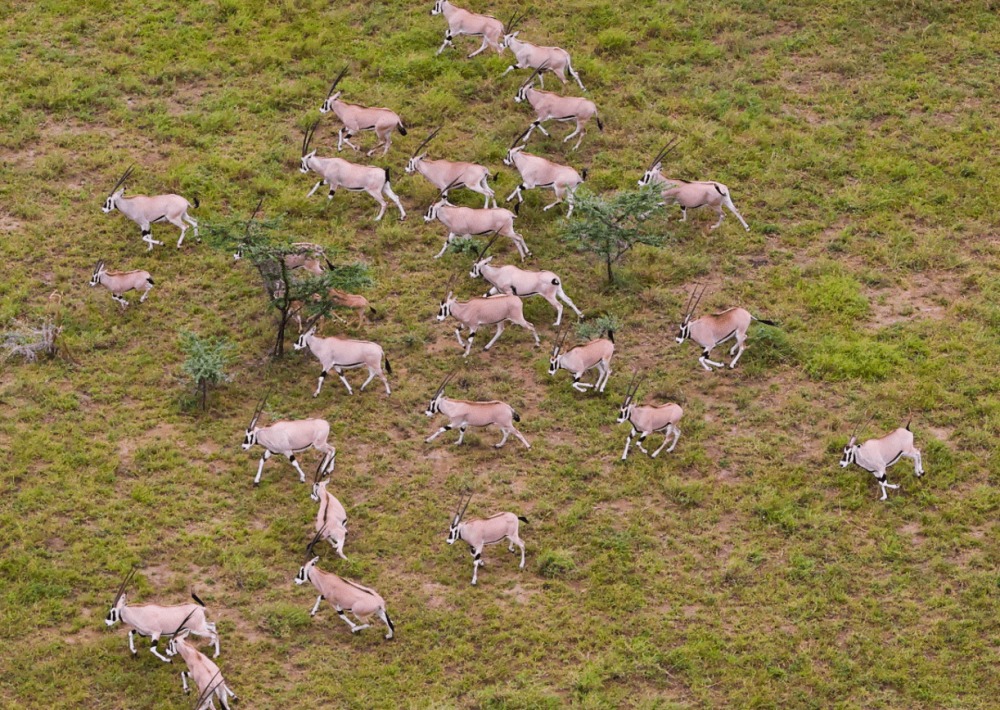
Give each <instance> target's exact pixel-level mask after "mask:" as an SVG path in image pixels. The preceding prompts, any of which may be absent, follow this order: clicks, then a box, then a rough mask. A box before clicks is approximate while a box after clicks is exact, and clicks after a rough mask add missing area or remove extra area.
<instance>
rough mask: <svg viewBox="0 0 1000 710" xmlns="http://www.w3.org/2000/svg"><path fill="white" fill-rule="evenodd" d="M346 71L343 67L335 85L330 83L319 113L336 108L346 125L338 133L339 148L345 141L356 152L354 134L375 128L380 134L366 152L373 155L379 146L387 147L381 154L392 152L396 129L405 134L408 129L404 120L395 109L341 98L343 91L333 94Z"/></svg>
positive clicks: (336, 112)
mask: <svg viewBox="0 0 1000 710" xmlns="http://www.w3.org/2000/svg"><path fill="white" fill-rule="evenodd" d="M346 73H347V67H344V69H343V70H342V71H341V72H340V74H338V75H337V78H336V79H334V80H333V85H332V86H330V91H328V92H327V94H326V100H325V101H324V102H323V105H322V106H321V107H320V109H319V112H320V113H327V112H328V111H333V112H334V113H335V114H336V115H337V118H339V119H340V122H341V123H343V124H344V127H343V128H341V129H340V130H339V131H338V132H337V150H338V151H340V150H342V149H343V147H344V144H345V143H346V144H347V145H349V146H351V147H352V148H354V150H356V151H357V150H359V149H358V147H357V146H356V145H354V144H353V143H351V136H353V135H354V134H355V133H357V132H359V131H375V135H376V136H378V143H376V144H375V147H374V148H372V149H371V150H369V151H368V153H367V154H366V155H368V156H371V155H373V154H374V153H375V151H376V150H378V147H379V146H380V145H384V146H385V149H384V150H383V151H382V155H385V154H386V153H388V152H389V147H390V146H391V145H392V132H393V130H397V131H399V133H400V135H404V136H405V135H406V128H405V127H404V126H403V121H402V120H401V119H400V118H399V116H398V115H396V113H395V112H393V111H390V110H389V109H387V108H366V107H364V106H357V105H355V104H348V103H344V102H343V101H341V100H340V94H341V93H342V92H340V91H338V92H337V93H336V94H334V93H333V90H334V89H336V88H337V84H338V83H340V80H341V79H343V78H344V74H346Z"/></svg>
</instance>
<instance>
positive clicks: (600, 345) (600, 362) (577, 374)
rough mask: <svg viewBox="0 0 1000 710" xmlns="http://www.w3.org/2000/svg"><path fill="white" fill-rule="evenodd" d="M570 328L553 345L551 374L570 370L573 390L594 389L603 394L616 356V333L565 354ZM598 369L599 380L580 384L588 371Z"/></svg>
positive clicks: (609, 332)
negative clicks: (564, 346)
mask: <svg viewBox="0 0 1000 710" xmlns="http://www.w3.org/2000/svg"><path fill="white" fill-rule="evenodd" d="M567 335H569V326H568V325H567V326H566V328H564V329H563V332H562V335H561V336H558V337H557V339H556V341H555V343H553V345H552V355H551V356H550V357H549V374H550V375H555V374H556V373H557V372H559V370H568V371H569V372H571V373H572V374H573V389H575V390H576V391H578V392H584V391H586V390H587V389H588V388H590V387H593V388H594V391H595V392H603V391H604V388H605V387H606V386H607V384H608V378H609V377H611V358H612V357H613V356H614V354H615V333H614V331H612V330H609V331H608V337H607V338H597V339H596V340H591V341H590V342H589V343H584V344H583V345H577V346H576V347H575V348H572V349H571V350H568V351H566V352H563V345H564V344H565V343H566V336H567ZM593 368H597V379H596V380H595V381H594V383H593V384H590V383H587V382H580V379H581V378H582V377H583V375H584V373H585V372H586V371H587V370H590V369H593Z"/></svg>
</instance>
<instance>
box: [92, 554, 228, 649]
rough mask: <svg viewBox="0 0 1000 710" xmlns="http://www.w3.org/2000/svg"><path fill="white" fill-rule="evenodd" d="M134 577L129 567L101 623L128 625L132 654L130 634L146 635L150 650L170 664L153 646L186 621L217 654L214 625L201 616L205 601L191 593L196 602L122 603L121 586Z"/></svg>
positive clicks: (217, 636) (190, 628)
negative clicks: (165, 604) (166, 603)
mask: <svg viewBox="0 0 1000 710" xmlns="http://www.w3.org/2000/svg"><path fill="white" fill-rule="evenodd" d="M133 576H135V568H134V567H133V568H132V569H131V570H130V571H129V572H128V574H126V575H125V579H123V580H122V583H121V585H120V586H119V587H118V591H117V592H115V600H114V601H113V602H112V603H111V610H110V611H109V612H108V616H107V618H105V619H104V623H105V624H107V625H108V626H114V625H115V624H116V623H118V622H119V621H120V622H122V623H123V624H125V626H128V627H130V628H129V631H128V647H129V650H130V651H131V652H132V655H133V656H137V655H138V651H136V650H135V642H134V639H133V637H134V635H135V634H136V633H138V634H139V635H140V636H149V639H150V644H151V645H150V648H149V650H150V652H151V653H152V654H153V655H154V656H156V657H157V658H159V659H160V660H161V661H166V662H167V663H170V659H169V658H167V657H165V656H162V655H160V652H159V651H158V650H157V649H156V647H157V644H158V643H159V641H160V637H161V636H169V635H170V634H171V633H173V630H174V629H176V628H178V626H179V625H184V624H187V630H188V631H190V632H191V633H193V634H195V635H196V636H205V637H207V638H209V639H211V640H212V642H213V643H214V644H215V656H214V658H218V657H219V634H218V633H216V630H215V624H213V623H210V622H209V621H208V619H206V618H205V609H204V607H205V604H204V603H203V602H202V601H201V599H199V598H198V597H197V596H195V595H194V594H192V595H191V598H192V599H194V600H195V602H197V604H177V605H173V606H160V605H159V604H133V605H131V606H130V605H128V604H126V603H125V587H126V586H127V585H128V583H129V582H131V581H132V577H133Z"/></svg>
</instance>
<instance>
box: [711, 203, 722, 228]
mask: <svg viewBox="0 0 1000 710" xmlns="http://www.w3.org/2000/svg"><path fill="white" fill-rule="evenodd" d="M712 208H713V209H714V210H715V211H716V212H717V213H718V215H719V221H718V222H716V223H715V224H713V225H712V226H711V227H709V228H708V231H710V232H711V231H713V230H715V229H718V228H719V225H720V224H722V218H723V216H724V215H723V214H722V205H721V204H720V205H712Z"/></svg>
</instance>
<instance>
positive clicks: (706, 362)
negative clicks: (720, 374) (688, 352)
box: [698, 348, 726, 372]
mask: <svg viewBox="0 0 1000 710" xmlns="http://www.w3.org/2000/svg"><path fill="white" fill-rule="evenodd" d="M710 352H711V349H710V348H705V349H704V350H703V351H702V353H701V357H700V358H698V362H700V363H701V366H702V367H704V368H705V369H706V370H708V371H709V372H711V371H712V367H725V366H726V364H725V363H724V362H715V360H709V359H708V355H709V353H710ZM710 366H711V367H710Z"/></svg>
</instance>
